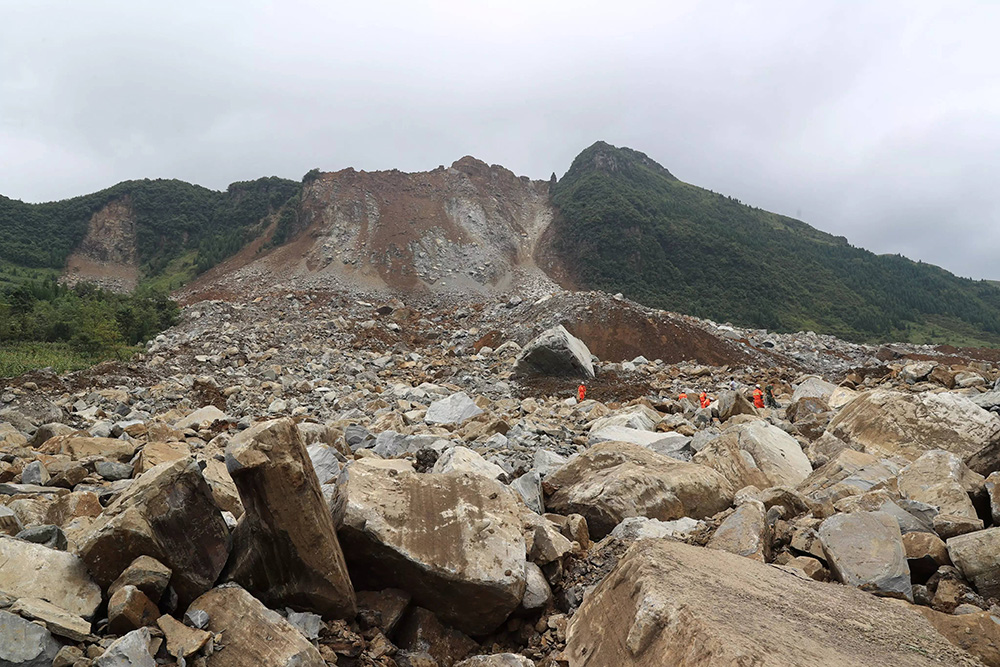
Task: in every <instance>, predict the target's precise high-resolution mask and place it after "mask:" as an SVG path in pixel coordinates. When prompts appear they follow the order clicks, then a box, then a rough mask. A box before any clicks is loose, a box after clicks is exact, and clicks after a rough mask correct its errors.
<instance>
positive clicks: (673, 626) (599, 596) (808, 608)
mask: <svg viewBox="0 0 1000 667" xmlns="http://www.w3.org/2000/svg"><path fill="white" fill-rule="evenodd" d="M817 628H819V629H821V630H820V631H817ZM567 635H568V636H567V640H566V649H565V651H564V653H563V656H564V659H565V660H566V661H567V663H568V664H569V665H571V666H572V667H610V666H611V665H614V667H661V666H662V667H666V666H667V665H669V666H671V667H745V666H748V665H755V666H759V667H779V666H780V667H816V666H817V665H838V666H843V667H867V666H869V665H907V666H908V667H932V666H940V665H970V667H971V665H974V664H975V662H974V661H973V660H972V659H971V657H970V656H969V655H968V654H967V653H965V652H964V651H963V650H961V649H959V648H957V647H955V646H953V645H952V644H950V643H949V642H948V640H946V639H945V638H944V637H942V636H941V635H939V634H938V633H937V632H936V631H935V630H934V628H933V627H932V626H931V625H930V624H929V623H928V621H927V620H926V619H925V618H924V617H922V616H921V615H919V614H916V613H914V612H912V611H910V609H909V608H907V605H901V604H899V603H893V602H892V601H889V600H881V599H878V598H875V597H872V596H871V595H868V594H867V593H863V592H861V591H858V590H856V589H853V588H849V587H846V586H832V585H830V584H823V583H820V582H816V581H812V580H810V579H807V578H806V577H804V576H796V575H795V574H792V573H791V572H789V571H787V570H782V569H779V568H776V567H772V566H769V565H765V564H763V563H758V562H755V561H753V560H751V559H749V558H741V557H740V556H736V555H733V554H730V553H726V552H724V551H715V550H712V549H703V548H700V547H694V546H690V545H687V544H682V543H680V542H676V541H673V540H640V541H639V542H636V543H635V544H634V545H633V546H632V547H631V548H630V549H629V550H628V551H627V552H626V553H625V555H624V556H623V557H622V559H621V560H620V561H619V562H618V564H617V565H616V566H615V568H614V569H613V570H612V571H611V572H610V573H609V574H608V575H607V576H606V577H605V578H604V579H603V580H602V581H601V583H600V584H598V585H597V587H596V588H595V589H594V590H593V591H590V592H588V593H587V595H586V597H584V600H583V604H582V605H581V606H580V608H579V609H578V610H577V612H576V614H575V615H574V616H573V619H572V621H571V622H570V625H569V629H568V632H567Z"/></svg>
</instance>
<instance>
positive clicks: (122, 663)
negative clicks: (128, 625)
mask: <svg viewBox="0 0 1000 667" xmlns="http://www.w3.org/2000/svg"><path fill="white" fill-rule="evenodd" d="M150 639H152V636H151V635H150V634H149V628H140V629H139V630H133V631H132V632H130V633H128V634H127V635H125V636H124V637H122V638H121V639H118V640H117V641H115V642H114V643H113V644H111V646H109V647H108V648H107V650H106V651H104V654H103V655H101V657H100V658H98V659H97V660H95V661H94V663H93V665H94V667H156V661H155V660H153V656H152V655H151V654H150V652H149V642H150Z"/></svg>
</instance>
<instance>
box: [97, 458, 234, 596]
mask: <svg viewBox="0 0 1000 667" xmlns="http://www.w3.org/2000/svg"><path fill="white" fill-rule="evenodd" d="M78 544H79V549H78V551H79V554H80V558H82V559H83V562H84V563H85V564H86V565H87V569H88V570H89V571H90V574H91V576H93V577H94V580H95V581H96V582H97V583H98V584H99V585H100V586H101V587H102V588H104V589H106V588H107V587H108V586H110V585H111V583H112V582H113V581H114V580H115V579H117V578H118V575H120V574H121V573H122V572H123V571H124V570H125V568H126V567H128V566H129V565H130V564H131V563H132V561H134V560H135V559H136V558H138V557H139V556H151V557H153V558H155V559H157V560H158V561H160V562H161V563H163V564H164V565H166V566H167V567H169V568H170V569H171V570H172V571H173V576H172V578H171V581H170V584H171V586H172V587H173V589H174V590H175V591H176V592H177V596H178V601H179V603H180V605H181V606H184V605H187V604H188V603H189V602H190V601H191V600H193V599H194V598H196V597H197V596H199V595H201V594H202V593H203V592H205V591H207V590H208V589H209V588H211V587H212V586H213V585H214V584H215V581H216V580H217V579H218V578H219V574H220V573H221V572H222V568H223V567H224V566H225V564H226V561H227V560H228V558H229V546H230V539H229V529H228V528H227V527H226V521H225V519H224V518H223V517H222V513H221V512H220V511H219V508H218V507H216V505H215V501H214V500H213V499H212V490H211V488H210V487H209V485H208V482H206V481H205V478H204V477H203V476H202V474H201V468H200V467H199V465H198V462H197V461H195V460H194V459H192V458H186V459H178V460H176V461H170V462H168V463H161V464H160V465H158V466H155V467H154V468H152V469H151V470H149V471H147V472H145V473H143V475H142V476H141V477H139V478H138V479H137V480H135V481H134V482H132V484H131V486H129V487H128V489H127V490H126V491H125V492H124V493H122V495H121V496H119V498H118V499H117V500H115V501H114V502H113V503H111V505H109V506H108V507H107V508H106V509H105V510H104V512H103V513H101V515H100V516H99V517H97V518H96V519H94V522H93V523H92V524H91V526H90V528H89V529H87V531H86V532H85V533H84V534H83V535H82V536H81V537H80V538H79V540H78Z"/></svg>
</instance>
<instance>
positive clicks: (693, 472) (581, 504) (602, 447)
mask: <svg viewBox="0 0 1000 667" xmlns="http://www.w3.org/2000/svg"><path fill="white" fill-rule="evenodd" d="M544 487H545V489H546V491H548V493H549V494H550V496H549V498H548V501H547V502H546V507H547V508H548V509H549V510H550V511H553V512H556V513H559V514H581V515H583V516H584V517H586V519H587V525H588V527H589V528H590V534H591V536H592V537H594V538H596V539H601V538H603V537H604V536H605V535H607V534H608V533H610V532H611V530H612V529H613V528H614V527H615V526H617V525H618V524H619V523H621V521H622V520H623V519H625V518H627V517H633V516H644V517H649V518H651V519H659V520H661V521H666V520H670V519H679V518H681V517H684V516H688V517H693V518H703V517H707V516H712V515H713V514H715V513H716V512H719V511H721V510H723V509H726V508H727V507H729V505H730V504H731V503H732V500H733V488H732V486H731V485H730V484H729V482H728V481H726V479H725V478H724V477H723V476H722V475H720V474H719V473H718V472H716V471H715V470H713V469H711V468H709V467H707V466H702V465H697V464H694V463H685V462H683V461H678V460H676V459H672V458H670V457H667V456H663V455H662V454H657V453H656V452H652V451H650V450H648V449H646V448H645V447H641V446H639V445H634V444H631V443H627V442H604V443H601V444H598V445H595V446H593V447H591V448H590V449H588V450H587V451H585V452H583V453H581V454H577V455H576V456H573V457H572V458H570V460H569V461H568V462H567V463H566V465H564V466H563V467H562V468H560V469H559V470H557V471H556V472H554V473H552V474H551V475H549V476H548V477H546V478H545V482H544Z"/></svg>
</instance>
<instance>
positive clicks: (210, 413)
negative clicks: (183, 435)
mask: <svg viewBox="0 0 1000 667" xmlns="http://www.w3.org/2000/svg"><path fill="white" fill-rule="evenodd" d="M224 421H230V417H229V415H227V414H226V413H225V412H223V411H222V410H220V409H219V408H217V407H215V406H214V405H206V406H205V407H203V408H198V409H197V410H195V411H194V412H192V413H191V414H189V415H188V416H186V417H181V418H180V419H178V420H177V421H175V422H174V428H175V429H177V430H180V431H183V430H184V429H186V428H193V429H198V428H200V427H201V426H202V425H208V426H211V425H212V424H214V423H215V422H224Z"/></svg>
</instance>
